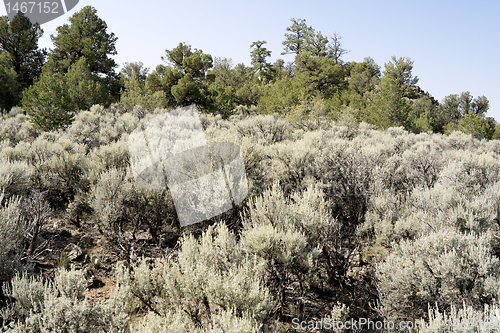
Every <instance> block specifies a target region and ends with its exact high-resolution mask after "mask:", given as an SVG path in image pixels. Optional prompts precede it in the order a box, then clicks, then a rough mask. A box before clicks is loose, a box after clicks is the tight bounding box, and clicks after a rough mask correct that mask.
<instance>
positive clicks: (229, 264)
mask: <svg viewBox="0 0 500 333" xmlns="http://www.w3.org/2000/svg"><path fill="white" fill-rule="evenodd" d="M263 274H264V262H263V261H262V260H260V259H259V258H257V257H255V256H254V255H252V254H248V253H246V252H245V251H244V250H243V249H242V248H240V247H239V246H238V244H237V242H236V237H235V235H234V234H233V233H231V232H230V231H229V230H228V228H227V227H226V226H225V225H224V224H218V225H216V226H215V227H209V228H208V229H207V231H205V232H204V233H203V235H202V236H201V238H200V239H199V240H196V239H195V238H194V237H193V236H191V235H190V236H187V237H185V238H184V239H183V241H182V246H181V249H180V250H179V252H178V255H177V260H174V259H163V260H160V261H155V262H150V261H149V260H143V261H142V262H141V264H140V265H139V266H137V267H136V268H135V269H134V279H133V288H132V293H133V294H134V295H135V296H136V297H137V298H138V299H139V300H141V301H142V303H143V304H144V305H145V306H146V309H148V310H150V312H149V315H148V316H147V317H146V318H145V320H144V321H143V322H142V323H140V324H138V326H136V328H135V331H136V332H172V331H173V330H181V331H184V332H221V331H231V332H240V331H241V332H243V331H246V332H256V331H257V330H258V329H259V327H261V326H262V323H263V321H264V320H266V318H267V316H268V312H269V310H270V309H271V307H272V303H273V302H272V298H271V295H270V292H269V290H268V289H267V288H266V287H264V285H263Z"/></svg>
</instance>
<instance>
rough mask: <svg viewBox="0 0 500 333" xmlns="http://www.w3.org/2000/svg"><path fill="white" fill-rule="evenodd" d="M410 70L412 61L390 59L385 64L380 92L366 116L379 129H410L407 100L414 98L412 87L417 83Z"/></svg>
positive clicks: (409, 106)
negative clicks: (402, 127) (401, 127)
mask: <svg viewBox="0 0 500 333" xmlns="http://www.w3.org/2000/svg"><path fill="white" fill-rule="evenodd" d="M412 69H413V61H411V60H410V59H408V58H399V59H396V57H392V62H389V63H387V64H385V70H384V72H383V74H384V76H383V77H382V80H381V82H380V91H379V92H378V94H377V96H376V97H375V99H374V101H373V104H372V110H371V114H369V115H368V117H369V120H370V122H371V123H372V124H376V125H377V126H378V127H379V128H381V129H387V128H389V127H392V126H404V127H405V128H407V129H409V128H412V126H413V125H412V124H411V120H410V118H409V113H410V111H411V105H410V103H409V101H408V98H411V97H414V95H415V93H414V89H413V87H414V86H415V84H416V83H417V82H418V78H417V77H413V75H412V72H411V71H412Z"/></svg>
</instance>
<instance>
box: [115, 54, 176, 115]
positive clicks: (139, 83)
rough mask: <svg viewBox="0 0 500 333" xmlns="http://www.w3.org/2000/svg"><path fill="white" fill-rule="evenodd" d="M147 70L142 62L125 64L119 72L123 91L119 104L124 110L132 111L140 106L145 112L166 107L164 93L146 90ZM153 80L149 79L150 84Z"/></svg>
mask: <svg viewBox="0 0 500 333" xmlns="http://www.w3.org/2000/svg"><path fill="white" fill-rule="evenodd" d="M148 71H149V68H145V67H144V66H143V64H142V62H135V63H125V66H124V68H123V69H122V70H121V71H120V84H121V86H123V90H122V92H121V96H120V104H121V105H123V107H125V109H126V110H133V109H134V107H135V106H136V105H140V106H142V107H144V108H145V109H147V110H154V109H156V108H162V107H166V105H167V101H166V98H165V93H164V92H163V91H162V90H160V89H158V91H155V89H148V88H149V87H147V85H146V80H147V78H148ZM152 81H153V78H151V79H150V81H149V82H150V83H149V84H151V82H152Z"/></svg>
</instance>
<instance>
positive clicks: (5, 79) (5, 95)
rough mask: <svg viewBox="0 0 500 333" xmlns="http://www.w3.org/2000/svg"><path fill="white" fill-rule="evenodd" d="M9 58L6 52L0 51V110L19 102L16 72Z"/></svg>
mask: <svg viewBox="0 0 500 333" xmlns="http://www.w3.org/2000/svg"><path fill="white" fill-rule="evenodd" d="M9 58H10V55H9V54H8V53H7V52H3V51H0V110H3V109H5V110H10V109H11V108H12V107H13V106H15V105H17V103H18V102H19V96H18V91H19V87H18V84H17V73H16V71H15V70H14V68H12V65H11V62H10V59H9Z"/></svg>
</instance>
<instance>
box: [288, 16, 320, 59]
mask: <svg viewBox="0 0 500 333" xmlns="http://www.w3.org/2000/svg"><path fill="white" fill-rule="evenodd" d="M290 21H292V23H293V24H292V25H291V26H289V27H287V28H286V31H288V33H285V37H286V39H285V40H284V41H283V43H282V44H283V46H284V50H283V52H282V53H281V54H290V53H295V54H299V53H300V52H302V51H303V50H304V49H305V47H306V45H307V38H309V36H310V34H311V33H312V32H313V31H314V30H313V28H312V27H310V26H307V24H306V20H304V19H296V18H292V19H291V20H290Z"/></svg>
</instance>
